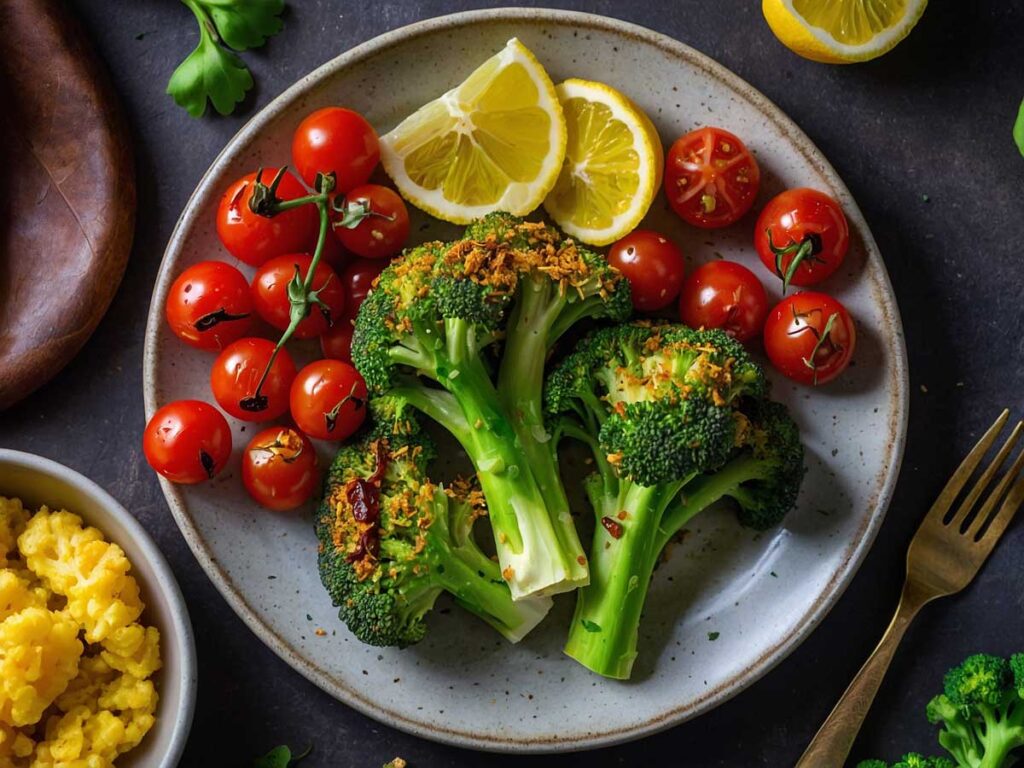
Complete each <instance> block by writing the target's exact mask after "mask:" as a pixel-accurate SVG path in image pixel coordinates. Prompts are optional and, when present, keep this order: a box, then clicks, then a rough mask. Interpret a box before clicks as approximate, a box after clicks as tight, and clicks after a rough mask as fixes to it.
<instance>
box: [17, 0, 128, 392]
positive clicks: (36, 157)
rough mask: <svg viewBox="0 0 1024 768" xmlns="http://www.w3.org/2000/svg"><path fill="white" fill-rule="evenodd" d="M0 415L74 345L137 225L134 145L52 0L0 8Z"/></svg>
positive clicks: (83, 43)
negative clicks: (0, 168) (0, 165)
mask: <svg viewBox="0 0 1024 768" xmlns="http://www.w3.org/2000/svg"><path fill="white" fill-rule="evenodd" d="M0 29H2V30H3V32H4V33H3V35H0V96H2V97H3V104H4V109H3V110H0V153H3V158H2V162H3V173H2V174H0V211H2V215H0V410H3V409H4V408H7V407H8V406H10V405H13V404H14V403H15V402H17V401H18V400H20V399H22V398H23V397H25V396H26V395H28V394H29V393H30V392H32V391H33V390H35V389H36V388H37V387H39V386H41V385H42V384H44V383H45V382H47V381H49V379H51V378H52V377H53V376H54V375H56V374H57V373H58V372H59V371H60V370H61V369H62V368H63V367H64V366H65V365H66V364H67V363H68V361H70V360H71V358H72V357H74V355H75V354H76V353H77V352H78V350H79V349H81V348H82V345H83V344H84V343H85V342H86V340H87V339H88V338H89V336H90V335H91V334H92V332H93V331H94V330H95V328H96V325H97V324H98V323H99V321H100V318H102V317H103V314H104V313H105V312H106V310H107V307H108V306H109V305H110V301H111V299H113V297H114V293H115V292H116V291H117V287H118V285H119V284H120V282H121V277H122V275H123V274H124V269H125V265H126V263H127V261H128V252H129V250H130V248H131V242H132V233H133V230H134V224H135V169H134V160H133V156H132V150H131V140H130V136H129V133H128V128H127V125H126V123H125V121H124V118H123V116H122V114H121V110H120V107H119V105H118V103H117V99H116V98H115V95H114V92H113V90H112V89H111V87H110V83H109V82H108V79H107V77H106V74H105V73H104V71H103V68H102V66H101V64H100V62H99V60H98V58H97V57H96V55H95V53H94V52H93V50H92V48H91V46H90V45H89V42H88V40H87V39H86V36H85V33H84V32H83V30H82V29H81V27H80V26H79V25H78V24H77V23H76V22H75V20H74V18H73V17H72V15H71V14H70V12H69V11H68V9H67V8H65V7H64V6H63V4H61V3H60V2H58V0H0Z"/></svg>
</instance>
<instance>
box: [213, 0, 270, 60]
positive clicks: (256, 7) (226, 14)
mask: <svg viewBox="0 0 1024 768" xmlns="http://www.w3.org/2000/svg"><path fill="white" fill-rule="evenodd" d="M196 2H197V3H198V4H199V5H200V6H202V7H203V8H204V9H205V10H206V12H207V13H208V14H209V15H210V18H211V19H213V23H214V24H216V25H217V32H219V33H220V39H221V40H223V41H224V42H225V43H227V44H228V45H229V46H231V47H232V48H234V49H235V50H236V51H244V50H247V49H249V48H259V47H260V46H261V45H263V44H264V43H265V42H267V39H268V38H270V37H273V36H274V35H276V34H277V33H278V32H280V31H281V27H283V26H284V24H283V23H282V22H281V19H279V18H278V16H280V15H281V11H283V10H284V0H196Z"/></svg>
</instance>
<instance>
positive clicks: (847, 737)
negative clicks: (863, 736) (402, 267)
mask: <svg viewBox="0 0 1024 768" xmlns="http://www.w3.org/2000/svg"><path fill="white" fill-rule="evenodd" d="M1009 417H1010V412H1009V410H1004V411H1003V412H1002V413H1001V414H1000V415H999V418H998V419H996V421H995V424H993V425H992V426H991V427H989V430H988V431H987V432H986V433H985V434H984V435H982V438H981V439H980V440H979V441H978V444H977V445H975V446H974V448H973V449H972V450H971V452H970V453H969V454H967V458H966V459H964V460H963V463H962V464H961V465H960V466H959V467H957V470H956V472H954V473H953V476H952V477H951V478H950V479H949V482H948V483H946V487H945V488H943V489H942V493H940V494H939V498H937V499H936V500H935V503H934V504H932V508H931V509H930V510H928V514H927V515H926V516H925V518H924V520H923V521H922V522H921V526H920V527H919V528H918V529H917V533H916V534H914V538H913V540H912V541H911V542H910V550H909V551H908V552H907V578H906V581H904V582H903V594H902V595H901V596H900V603H899V606H898V607H897V608H896V615H895V616H893V619H892V622H891V623H890V624H889V628H888V629H887V630H886V631H885V634H884V635H883V636H882V641H881V642H880V643H879V644H878V647H877V648H875V650H874V652H873V653H872V654H871V656H870V657H868V660H867V661H866V662H864V666H863V667H861V668H860V671H859V672H858V673H857V676H856V677H854V678H853V682H851V683H850V686H849V687H848V688H847V689H846V692H845V693H844V694H843V696H842V698H841V699H839V703H838V704H836V706H835V709H833V710H832V714H830V715H829V716H828V719H827V720H826V721H825V723H824V724H823V725H822V726H821V728H820V729H819V730H818V732H817V733H816V734H815V736H814V738H813V739H812V740H811V744H810V746H809V747H807V750H806V751H805V752H804V754H803V756H802V757H801V758H800V760H799V762H797V764H796V768H842V766H843V764H844V763H845V762H846V758H847V756H848V755H849V754H850V748H851V747H852V746H853V740H854V739H855V738H856V737H857V733H858V732H859V731H860V727H861V725H862V724H863V723H864V718H865V717H866V716H867V713H868V709H870V707H871V702H873V701H874V699H875V694H876V693H878V688H879V686H881V684H882V678H883V677H885V673H886V671H887V670H888V669H889V663H890V662H891V661H892V657H893V655H894V654H895V653H896V647H897V646H898V645H899V642H900V640H902V639H903V634H904V633H905V632H906V631H907V627H908V626H909V625H910V622H911V621H912V620H913V619H914V617H915V616H916V615H917V612H918V611H920V610H921V607H922V606H924V605H925V604H926V603H928V602H931V601H932V600H934V599H935V598H937V597H945V596H946V595H952V594H954V593H956V592H959V591H960V590H961V589H963V588H964V587H966V586H967V585H968V584H969V583H970V582H971V579H973V578H974V575H975V574H976V573H977V572H978V569H980V568H981V564H982V563H984V562H985V560H986V558H988V556H989V554H990V553H991V552H992V549H993V548H994V547H995V545H996V542H997V541H999V539H1000V537H1001V536H1002V535H1003V532H1004V531H1005V530H1006V527H1007V526H1008V525H1009V524H1010V520H1012V519H1013V515H1014V513H1015V512H1016V511H1017V508H1018V507H1019V506H1020V505H1021V502H1022V501H1024V475H1021V468H1022V467H1024V451H1021V452H1020V453H1019V454H1018V455H1017V458H1016V459H1015V460H1014V462H1013V464H1012V465H1011V467H1010V469H1009V470H1008V471H1007V472H1006V474H1004V475H1003V476H1002V478H1001V479H1000V480H999V482H998V483H997V484H996V487H995V489H994V490H993V491H992V492H991V493H989V494H988V496H987V497H986V498H985V500H984V502H983V503H982V504H981V506H980V508H978V509H977V511H976V513H975V514H972V512H973V511H974V510H975V508H976V507H977V504H978V501H979V499H981V496H982V494H983V493H984V492H985V490H986V489H987V488H988V486H989V484H990V483H991V482H992V479H993V478H994V477H995V476H996V474H998V472H999V470H1000V469H1001V468H1002V466H1003V464H1005V463H1006V459H1007V458H1008V457H1009V456H1010V454H1011V453H1012V452H1013V449H1014V447H1015V446H1016V444H1017V439H1018V438H1019V437H1020V434H1021V430H1022V429H1024V422H1020V421H1019V422H1017V425H1016V426H1015V427H1014V428H1013V431H1012V432H1011V433H1010V436H1009V437H1008V438H1007V439H1006V442H1005V443H1003V446H1002V447H1001V448H1000V449H999V451H998V452H997V453H996V456H995V458H994V459H993V460H992V463H991V464H989V465H988V467H986V468H985V471H984V472H982V474H981V476H980V477H979V478H978V480H977V482H976V483H975V484H974V486H973V487H972V488H971V489H970V490H969V491H968V493H967V495H966V496H965V497H964V500H963V501H962V502H961V503H960V506H959V507H958V508H957V510H956V512H955V513H953V514H952V515H950V510H951V509H953V502H955V501H956V499H957V497H958V496H959V495H960V493H961V492H962V491H963V489H964V487H965V486H966V485H967V481H968V480H969V479H970V478H971V475H973V474H974V471H975V470H976V469H977V468H978V465H979V464H980V463H981V460H982V458H983V457H984V456H985V454H986V453H987V452H988V450H989V448H991V447H992V444H993V443H994V442H995V439H996V437H997V436H998V435H999V433H1000V432H1001V431H1002V430H1003V427H1004V426H1006V422H1007V420H1008V419H1009ZM1000 500H1002V505H1001V506H1000V507H999V509H998V511H996V512H995V514H993V510H995V509H996V506H997V505H998V504H999V502H1000Z"/></svg>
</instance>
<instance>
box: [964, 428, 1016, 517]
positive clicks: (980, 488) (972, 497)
mask: <svg viewBox="0 0 1024 768" xmlns="http://www.w3.org/2000/svg"><path fill="white" fill-rule="evenodd" d="M1022 429H1024V423H1022V422H1019V421H1018V422H1017V425H1016V426H1015V427H1014V428H1013V431H1012V432H1011V433H1010V436H1009V437H1008V438H1006V442H1005V443H1003V447H1002V448H1000V449H999V453H997V454H996V457H995V458H994V459H992V463H991V464H989V465H988V466H987V467H986V468H985V471H984V472H983V473H982V475H981V477H979V478H978V481H977V482H976V483H975V484H974V486H973V487H972V488H971V490H970V491H969V492H968V494H967V497H966V498H965V499H964V500H963V502H962V503H961V504H960V508H959V509H957V511H956V514H955V515H953V518H952V520H950V521H949V524H950V525H952V526H955V527H957V528H960V527H961V526H964V525H965V523H966V522H967V516H968V515H969V514H970V513H971V510H972V509H974V505H975V504H976V503H977V502H978V498H979V497H980V496H981V494H982V493H984V492H985V489H986V488H988V484H989V483H990V482H992V478H993V477H994V476H995V474H996V472H998V471H999V470H1000V469H1002V466H1003V462H1005V461H1006V457H1007V456H1009V455H1010V451H1012V450H1013V447H1014V446H1015V445H1016V444H1017V439H1018V438H1019V437H1020V433H1021V430H1022ZM977 517H981V515H980V514H979V515H978V516H977ZM977 517H976V518H975V519H977ZM965 530H966V529H965Z"/></svg>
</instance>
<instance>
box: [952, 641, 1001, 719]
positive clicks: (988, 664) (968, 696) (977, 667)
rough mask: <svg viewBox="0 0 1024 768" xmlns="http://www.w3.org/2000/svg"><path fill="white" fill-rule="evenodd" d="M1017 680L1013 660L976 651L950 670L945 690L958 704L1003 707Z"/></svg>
mask: <svg viewBox="0 0 1024 768" xmlns="http://www.w3.org/2000/svg"><path fill="white" fill-rule="evenodd" d="M1012 682H1013V673H1012V671H1011V670H1010V663H1009V662H1008V661H1007V660H1006V659H1004V658H1001V657H999V656H992V655H989V654H986V653H976V654H974V655H973V656H968V657H967V658H966V659H964V661H963V663H961V664H960V665H959V666H956V667H954V668H953V669H951V670H949V672H947V673H946V678H945V683H944V692H945V694H946V698H948V699H949V701H950V702H951V703H952V704H953V706H955V707H960V708H961V709H963V710H973V709H975V708H977V707H979V706H983V705H984V706H989V707H996V706H999V705H1000V704H1001V703H1002V702H1003V700H1004V698H1005V696H1006V693H1007V692H1008V691H1009V690H1010V688H1011V686H1012Z"/></svg>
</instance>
